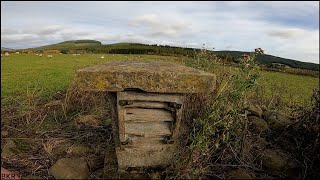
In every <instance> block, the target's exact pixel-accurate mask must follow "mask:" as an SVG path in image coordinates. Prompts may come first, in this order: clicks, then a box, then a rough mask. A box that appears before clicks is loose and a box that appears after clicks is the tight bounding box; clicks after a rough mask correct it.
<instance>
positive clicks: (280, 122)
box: [263, 111, 293, 130]
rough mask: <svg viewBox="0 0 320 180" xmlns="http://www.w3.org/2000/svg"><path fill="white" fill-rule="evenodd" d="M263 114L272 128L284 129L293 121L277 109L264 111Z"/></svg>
mask: <svg viewBox="0 0 320 180" xmlns="http://www.w3.org/2000/svg"><path fill="white" fill-rule="evenodd" d="M263 116H264V119H265V120H266V121H267V123H268V124H269V127H270V128H271V129H273V130H281V129H284V128H285V127H286V126H288V125H290V124H291V123H292V122H293V121H292V120H291V118H290V117H289V116H287V115H285V114H282V113H279V112H277V111H266V112H264V114H263Z"/></svg>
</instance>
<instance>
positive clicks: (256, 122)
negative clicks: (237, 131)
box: [248, 116, 268, 133]
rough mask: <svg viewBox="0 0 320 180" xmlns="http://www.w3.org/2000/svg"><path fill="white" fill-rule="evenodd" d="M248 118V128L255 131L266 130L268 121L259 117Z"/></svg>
mask: <svg viewBox="0 0 320 180" xmlns="http://www.w3.org/2000/svg"><path fill="white" fill-rule="evenodd" d="M248 120H249V121H250V128H251V129H252V130H253V131H255V132H257V133H260V132H263V131H266V130H267V129H268V123H267V122H266V121H265V120H263V119H261V118H258V117H256V116H249V117H248Z"/></svg>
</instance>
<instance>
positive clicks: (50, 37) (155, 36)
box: [1, 1, 319, 63]
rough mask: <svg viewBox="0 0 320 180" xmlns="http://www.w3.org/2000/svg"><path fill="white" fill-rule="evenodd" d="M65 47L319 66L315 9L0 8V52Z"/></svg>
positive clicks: (243, 5)
mask: <svg viewBox="0 0 320 180" xmlns="http://www.w3.org/2000/svg"><path fill="white" fill-rule="evenodd" d="M72 39H94V40H99V41H102V42H103V43H106V44H108V43H115V42H140V43H148V44H168V45H174V46H184V47H198V48H200V47H201V46H202V44H206V46H207V47H208V48H210V49H211V48H213V47H214V48H215V49H216V50H224V49H228V50H243V51H251V50H253V49H254V48H256V47H262V48H264V49H266V52H267V53H268V54H272V55H276V56H280V57H285V58H292V59H297V60H301V61H309V62H315V63H319V2H248V1H247V2H246V1H244V2H243V1H241V2H234V1H233V2H227V1H219V2H95V1H94V2H59V3H57V2H21V3H20V2H2V3H1V46H4V47H8V48H26V47H30V46H40V45H45V44H49V43H58V42H61V41H64V40H72Z"/></svg>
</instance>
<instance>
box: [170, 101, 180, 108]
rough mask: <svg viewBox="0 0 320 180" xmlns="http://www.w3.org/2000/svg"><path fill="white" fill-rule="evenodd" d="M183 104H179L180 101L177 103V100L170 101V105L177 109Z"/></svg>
mask: <svg viewBox="0 0 320 180" xmlns="http://www.w3.org/2000/svg"><path fill="white" fill-rule="evenodd" d="M181 106H182V104H178V103H175V102H170V103H169V107H173V108H175V109H180V108H181Z"/></svg>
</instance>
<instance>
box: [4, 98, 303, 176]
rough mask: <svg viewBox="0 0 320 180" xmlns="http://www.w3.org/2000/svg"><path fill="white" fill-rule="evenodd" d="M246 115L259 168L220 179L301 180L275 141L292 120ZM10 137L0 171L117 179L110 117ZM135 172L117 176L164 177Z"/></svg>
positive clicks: (253, 109)
mask: <svg viewBox="0 0 320 180" xmlns="http://www.w3.org/2000/svg"><path fill="white" fill-rule="evenodd" d="M53 104H54V103H53ZM51 105H52V104H51ZM52 106H54V105H52ZM247 111H248V112H249V114H248V130H249V131H250V134H251V136H250V138H253V139H252V140H251V141H250V142H251V146H252V147H253V148H252V149H254V151H252V152H250V153H252V154H254V155H255V156H257V157H256V158H257V161H259V162H258V163H260V165H261V166H260V167H261V169H258V170H256V171H253V170H252V168H251V169H250V168H246V167H242V166H234V167H232V168H227V169H225V178H230V179H255V178H279V177H281V178H301V177H302V176H301V172H302V171H303V168H302V167H303V166H302V165H301V160H297V158H296V156H295V155H294V154H293V153H292V151H288V149H286V148H284V147H285V144H283V143H282V145H279V143H278V140H279V138H281V137H282V135H281V133H282V132H284V131H285V130H286V129H288V128H290V127H292V126H293V125H294V124H295V123H296V121H295V118H293V117H292V116H290V115H287V114H285V113H283V112H278V111H276V110H268V109H267V108H265V107H260V106H258V105H251V106H249V107H248V108H247ZM11 133H12V130H11V129H3V130H2V131H1V137H2V139H1V145H2V146H1V150H2V152H1V159H2V163H1V167H4V168H6V169H8V170H11V171H16V172H18V173H19V174H21V175H22V179H102V178H103V176H105V177H116V176H115V170H114V169H112V167H114V166H115V161H114V160H115V155H114V153H113V154H112V153H110V147H112V143H113V142H112V133H111V122H110V119H108V120H103V118H101V117H100V116H99V115H95V114H87V115H80V116H76V117H75V118H74V119H73V121H72V122H71V123H66V124H65V125H62V126H61V127H60V128H59V129H55V130H53V131H48V132H45V133H44V134H39V135H38V136H37V137H36V136H35V137H34V138H10V137H12V136H11ZM284 143H285V142H284ZM288 145H289V144H288ZM111 149H112V148H111ZM106 154H107V156H106ZM106 162H109V163H110V162H111V165H110V164H109V165H108V164H107V167H108V166H109V167H110V169H108V168H107V169H104V167H105V163H106ZM112 163H113V164H112ZM142 171H143V170H141V171H140V172H142ZM140 172H135V171H132V172H131V173H129V174H127V175H126V174H122V175H121V176H120V177H122V178H124V177H130V178H152V179H158V178H160V177H163V178H164V177H165V176H164V174H163V173H162V172H154V171H153V172H151V171H150V172H148V173H144V174H141V173H140ZM118 177H119V176H118Z"/></svg>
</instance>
